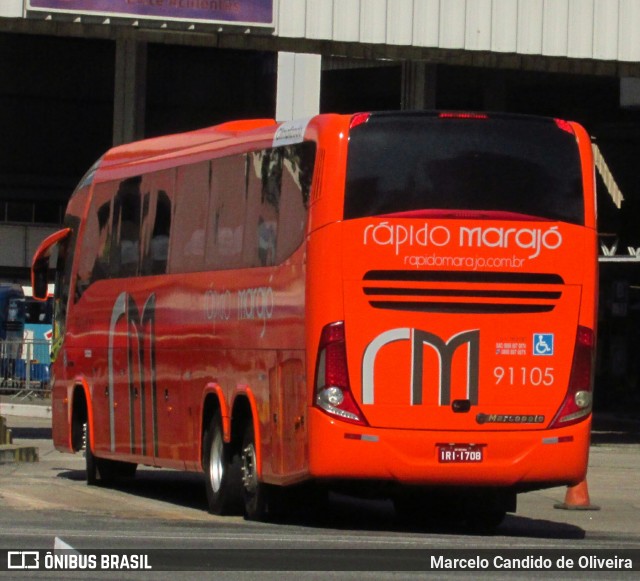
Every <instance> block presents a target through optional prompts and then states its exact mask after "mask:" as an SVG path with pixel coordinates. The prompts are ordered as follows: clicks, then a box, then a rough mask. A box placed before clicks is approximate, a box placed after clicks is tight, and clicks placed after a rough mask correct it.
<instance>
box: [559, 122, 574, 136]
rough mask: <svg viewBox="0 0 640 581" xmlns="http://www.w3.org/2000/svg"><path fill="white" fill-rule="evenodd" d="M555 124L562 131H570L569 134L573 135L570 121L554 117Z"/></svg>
mask: <svg viewBox="0 0 640 581" xmlns="http://www.w3.org/2000/svg"><path fill="white" fill-rule="evenodd" d="M554 121H555V122H556V125H557V126H558V127H559V128H560V129H562V131H566V132H567V133H571V135H575V131H574V130H573V127H571V123H569V122H568V121H565V120H564V119H554Z"/></svg>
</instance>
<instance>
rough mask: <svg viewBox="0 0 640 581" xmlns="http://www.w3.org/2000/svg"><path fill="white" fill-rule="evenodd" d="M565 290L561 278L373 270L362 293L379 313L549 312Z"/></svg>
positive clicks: (364, 281) (367, 275)
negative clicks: (391, 311) (384, 311)
mask: <svg viewBox="0 0 640 581" xmlns="http://www.w3.org/2000/svg"><path fill="white" fill-rule="evenodd" d="M399 283H400V284H399ZM563 285H564V281H563V279H562V277H560V276H559V275H556V274H537V273H487V272H460V271H428V272H423V271H412V270H410V271H405V270H371V271H369V272H367V273H366V274H365V276H364V279H363V292H364V294H365V295H367V297H369V304H370V305H371V306H372V307H373V308H376V309H390V310H397V311H416V312H427V313H477V314H496V313H545V312H549V311H552V310H553V309H554V308H555V306H556V303H557V302H558V300H559V299H560V298H561V297H562V287H563Z"/></svg>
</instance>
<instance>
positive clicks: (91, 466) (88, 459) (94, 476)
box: [82, 422, 98, 486]
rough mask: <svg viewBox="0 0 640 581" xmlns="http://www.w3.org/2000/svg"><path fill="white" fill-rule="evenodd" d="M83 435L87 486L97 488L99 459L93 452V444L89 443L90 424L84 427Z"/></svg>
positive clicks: (86, 423)
mask: <svg viewBox="0 0 640 581" xmlns="http://www.w3.org/2000/svg"><path fill="white" fill-rule="evenodd" d="M82 433H83V440H84V460H85V466H86V471H87V485H88V486H95V485H96V484H98V465H97V461H96V460H97V459H96V457H95V456H94V455H93V452H92V450H91V442H90V441H89V423H88V422H85V423H84V424H83V425H82Z"/></svg>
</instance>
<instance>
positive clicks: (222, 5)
mask: <svg viewBox="0 0 640 581" xmlns="http://www.w3.org/2000/svg"><path fill="white" fill-rule="evenodd" d="M27 10H32V11H38V12H48V13H66V14H91V15H96V16H105V17H125V18H126V17H130V18H152V19H162V20H165V21H167V20H176V21H183V22H208V23H209V22H211V23H221V24H241V25H250V26H273V0H28V1H27Z"/></svg>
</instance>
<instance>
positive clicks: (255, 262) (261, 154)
mask: <svg viewBox="0 0 640 581" xmlns="http://www.w3.org/2000/svg"><path fill="white" fill-rule="evenodd" d="M249 160H250V164H249V175H248V188H247V213H246V220H247V221H246V227H245V237H244V257H243V261H242V262H243V266H247V267H251V266H271V265H273V264H275V262H276V244H277V240H278V213H279V209H280V192H281V189H282V149H281V148H280V149H266V150H263V151H257V152H254V153H251V154H249Z"/></svg>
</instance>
